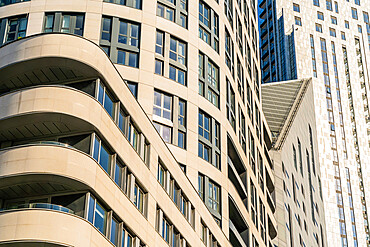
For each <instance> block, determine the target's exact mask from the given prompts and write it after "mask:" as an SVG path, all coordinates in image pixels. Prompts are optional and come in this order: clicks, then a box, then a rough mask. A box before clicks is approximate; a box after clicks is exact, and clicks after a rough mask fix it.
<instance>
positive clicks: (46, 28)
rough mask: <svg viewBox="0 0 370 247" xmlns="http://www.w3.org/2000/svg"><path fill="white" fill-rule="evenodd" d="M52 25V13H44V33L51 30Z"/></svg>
mask: <svg viewBox="0 0 370 247" xmlns="http://www.w3.org/2000/svg"><path fill="white" fill-rule="evenodd" d="M53 27H54V14H46V15H45V25H44V32H45V33H50V32H53Z"/></svg>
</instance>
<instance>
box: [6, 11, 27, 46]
mask: <svg viewBox="0 0 370 247" xmlns="http://www.w3.org/2000/svg"><path fill="white" fill-rule="evenodd" d="M7 24H8V26H7V30H6V35H5V42H10V41H13V40H17V39H21V38H24V37H26V29H27V17H13V18H9V19H8V20H7Z"/></svg>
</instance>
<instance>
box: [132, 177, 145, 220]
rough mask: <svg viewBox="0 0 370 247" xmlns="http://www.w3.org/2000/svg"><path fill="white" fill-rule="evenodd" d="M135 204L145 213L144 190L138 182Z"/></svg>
mask: <svg viewBox="0 0 370 247" xmlns="http://www.w3.org/2000/svg"><path fill="white" fill-rule="evenodd" d="M134 205H135V206H136V207H137V208H138V209H139V211H140V212H142V213H144V192H143V190H142V189H141V188H140V187H139V185H138V184H136V183H135V187H134Z"/></svg>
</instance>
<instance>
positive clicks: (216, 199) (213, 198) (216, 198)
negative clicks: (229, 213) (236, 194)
mask: <svg viewBox="0 0 370 247" xmlns="http://www.w3.org/2000/svg"><path fill="white" fill-rule="evenodd" d="M208 189H209V192H208V195H209V198H208V203H209V206H210V208H211V209H213V210H215V211H216V212H219V213H220V187H219V186H218V185H216V184H215V183H214V182H212V181H209V182H208Z"/></svg>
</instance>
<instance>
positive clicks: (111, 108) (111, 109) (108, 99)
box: [98, 83, 115, 119]
mask: <svg viewBox="0 0 370 247" xmlns="http://www.w3.org/2000/svg"><path fill="white" fill-rule="evenodd" d="M98 101H99V102H100V104H102V105H103V107H104V109H105V110H106V111H107V112H108V114H109V115H110V116H111V117H112V118H113V119H114V116H115V103H114V100H113V97H112V96H110V94H109V93H108V92H107V88H106V87H105V86H104V85H103V84H102V83H99V87H98Z"/></svg>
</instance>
